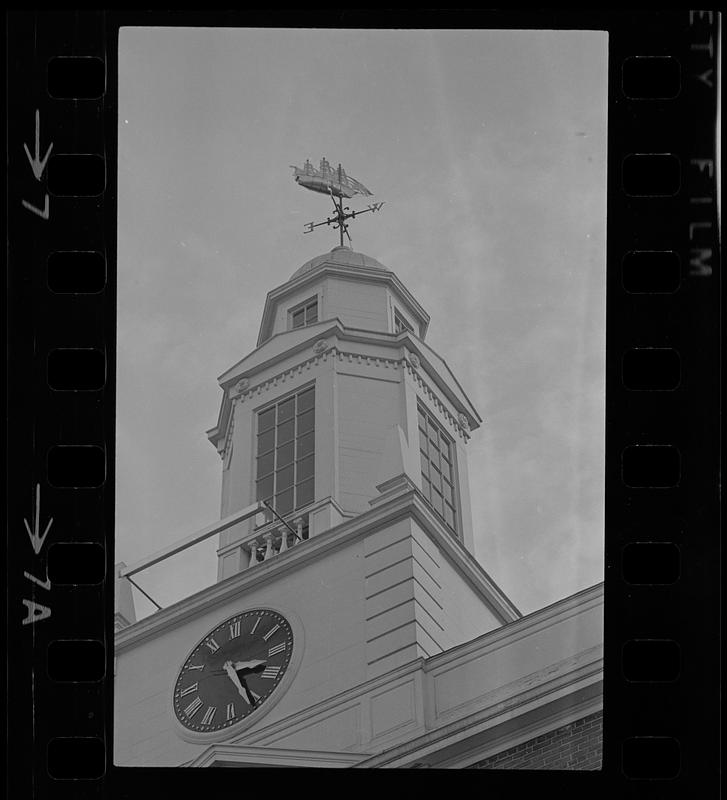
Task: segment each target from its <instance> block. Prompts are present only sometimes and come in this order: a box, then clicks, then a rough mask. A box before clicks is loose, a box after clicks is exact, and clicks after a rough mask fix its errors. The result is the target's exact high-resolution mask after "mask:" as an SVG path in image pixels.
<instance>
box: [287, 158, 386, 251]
mask: <svg viewBox="0 0 727 800" xmlns="http://www.w3.org/2000/svg"><path fill="white" fill-rule="evenodd" d="M291 168H292V169H293V170H294V175H293V177H294V179H295V182H296V183H297V184H299V185H300V186H302V187H303V188H305V189H310V190H311V191H312V192H320V193H321V194H327V195H329V196H330V198H331V200H332V201H333V208H334V214H333V215H332V216H330V217H328V218H327V219H325V220H323V221H322V222H308V223H306V226H305V227H306V230H304V231H303V233H312V231H313V229H314V228H318V227H320V226H321V225H333V228H334V230H335V229H338V231H339V235H340V239H341V246H343V234H344V233H345V234H346V236H347V237H348V241H349V242H350V241H351V234H350V233H349V232H348V224H347V223H346V220H349V219H355V218H356V217H357V216H359V215H360V214H365V213H366V212H367V211H378V210H379V209H380V208H381V206H383V205H384V204H383V203H372V204H371V205H369V206H368V207H367V208H365V209H363V210H362V211H351V209H350V208H349V207H348V206H344V205H343V198H344V197H346V198H349V197H353V196H354V195H357V194H361V195H364V196H369V197H370V196H371V194H372V192H370V191H369V190H368V189H367V188H366V187H365V186H364V185H363V184H362V183H361V182H360V181H357V180H356V179H355V178H352V177H351V176H350V175H346V172H345V171H344V169H343V167H342V166H341V165H340V164H339V165H338V168H337V169H333V168H332V167H331V165H330V164H329V163H328V161H326V159H325V158H322V159H321V163H320V167H319V168H318V169H316V168H315V167H314V166H313V165H312V164H311V162H310V161H309V160H308V159H306V162H305V164H304V165H303V167H302V168H300V167H295V166H292V165H291Z"/></svg>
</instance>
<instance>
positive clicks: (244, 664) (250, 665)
mask: <svg viewBox="0 0 727 800" xmlns="http://www.w3.org/2000/svg"><path fill="white" fill-rule="evenodd" d="M265 664H267V661H263V660H262V659H260V658H255V659H253V660H252V661H236V662H235V663H234V664H233V667H234V669H235V671H236V672H237V671H238V670H245V673H248V672H262V671H263V670H264V669H265Z"/></svg>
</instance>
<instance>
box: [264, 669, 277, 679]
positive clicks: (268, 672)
mask: <svg viewBox="0 0 727 800" xmlns="http://www.w3.org/2000/svg"><path fill="white" fill-rule="evenodd" d="M279 672H280V667H265V669H264V670H263V671H262V672H261V673H260V677H261V678H277V677H278V673H279Z"/></svg>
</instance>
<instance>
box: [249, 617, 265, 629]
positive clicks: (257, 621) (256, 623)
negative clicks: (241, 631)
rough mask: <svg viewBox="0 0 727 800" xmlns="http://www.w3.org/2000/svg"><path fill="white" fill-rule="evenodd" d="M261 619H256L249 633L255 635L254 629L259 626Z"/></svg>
mask: <svg viewBox="0 0 727 800" xmlns="http://www.w3.org/2000/svg"><path fill="white" fill-rule="evenodd" d="M261 619H262V617H258V618H257V619H256V620H255V624H254V625H253V626H252V630H251V631H250V633H255V629H256V628H257V626H258V625H259V624H260V620H261Z"/></svg>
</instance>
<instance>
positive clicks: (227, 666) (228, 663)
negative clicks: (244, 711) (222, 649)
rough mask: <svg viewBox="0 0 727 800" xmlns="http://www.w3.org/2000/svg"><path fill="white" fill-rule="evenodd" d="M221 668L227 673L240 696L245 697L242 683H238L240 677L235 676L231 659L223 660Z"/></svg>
mask: <svg viewBox="0 0 727 800" xmlns="http://www.w3.org/2000/svg"><path fill="white" fill-rule="evenodd" d="M223 668H224V670H225V672H226V673H227V676H228V677H229V679H230V680H231V681H232V682H233V683H234V684H235V686H236V687H237V691H238V692H239V693H240V697H242V698H243V699H245V695H244V694H243V690H242V684H241V683H240V679H239V678H238V677H237V673H236V672H235V668H234V667H233V666H232V661H225V663H224V664H223Z"/></svg>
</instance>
